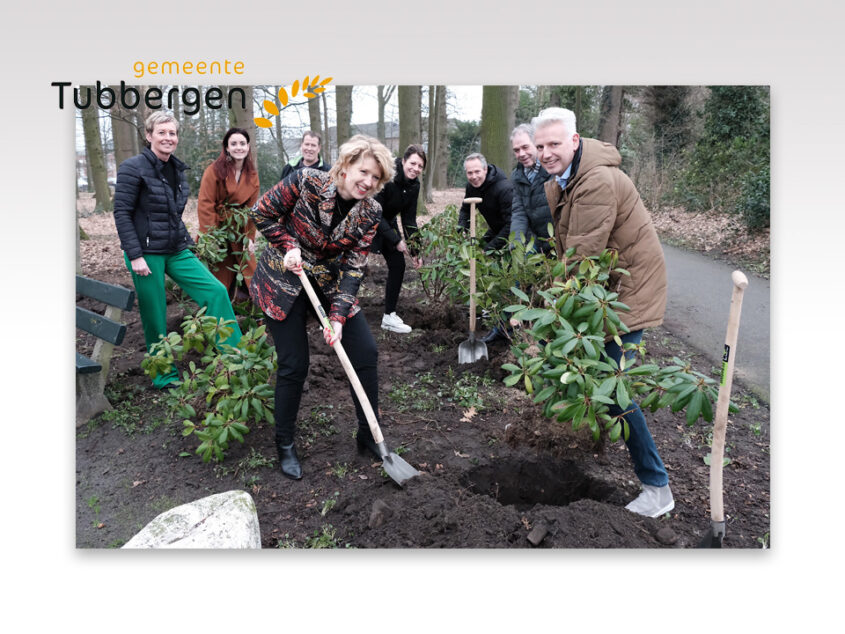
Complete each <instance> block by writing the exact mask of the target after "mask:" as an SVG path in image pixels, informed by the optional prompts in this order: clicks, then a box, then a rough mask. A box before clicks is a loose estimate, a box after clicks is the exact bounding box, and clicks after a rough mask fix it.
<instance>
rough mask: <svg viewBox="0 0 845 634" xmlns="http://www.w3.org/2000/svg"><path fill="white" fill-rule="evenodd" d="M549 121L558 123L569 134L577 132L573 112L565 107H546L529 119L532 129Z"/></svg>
mask: <svg viewBox="0 0 845 634" xmlns="http://www.w3.org/2000/svg"><path fill="white" fill-rule="evenodd" d="M551 123H560V124H562V125H563V127H564V129H565V130H566V131H567V132H568V133H569V134H578V130H577V129H576V127H575V113H574V112H572V111H571V110H567V109H566V108H546V109H545V110H541V111H540V114H538V115H537V116H536V117H534V118H533V119H531V125H533V126H534V129H535V130H536V129H537V128H542V127H544V126H547V125H549V124H551Z"/></svg>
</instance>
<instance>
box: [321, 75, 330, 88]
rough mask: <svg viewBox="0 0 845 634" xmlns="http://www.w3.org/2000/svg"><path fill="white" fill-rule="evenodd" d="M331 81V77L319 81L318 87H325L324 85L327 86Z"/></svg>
mask: <svg viewBox="0 0 845 634" xmlns="http://www.w3.org/2000/svg"><path fill="white" fill-rule="evenodd" d="M331 80H332V78H331V77H326V78H325V79H324V80H323V81H321V82H320V85H321V86H325V85H326V84H328V83H329V82H330V81H331Z"/></svg>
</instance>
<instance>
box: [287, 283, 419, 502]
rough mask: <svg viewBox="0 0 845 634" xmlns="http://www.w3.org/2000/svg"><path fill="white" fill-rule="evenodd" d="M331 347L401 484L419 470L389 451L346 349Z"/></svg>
mask: <svg viewBox="0 0 845 634" xmlns="http://www.w3.org/2000/svg"><path fill="white" fill-rule="evenodd" d="M298 275H299V279H300V281H301V282H302V288H304V289H305V292H306V293H307V294H308V299H310V300H311V305H312V306H314V310H315V311H317V315H319V317H320V323H321V324H322V325H323V328H329V329H331V324H330V323H329V318H328V316H327V315H326V311H325V310H324V309H323V305H322V304H321V303H320V300H319V299H318V298H317V294H316V293H315V292H314V288H313V287H312V286H311V282H309V281H308V278H307V277H306V275H305V271H300V272H299V273H298ZM332 348H334V351H335V352H336V353H337V356H338V358H339V359H340V363H341V365H342V366H343V369H344V370H345V371H346V376H347V377H348V378H349V382H350V383H351V384H352V389H353V390H355V395H356V396H357V397H358V402H359V403H361V409H363V410H364V416H366V417H367V424H368V425H369V426H370V431H371V432H372V434H373V440H374V441H375V443H376V446H377V447H378V451H379V454H380V455H381V459H382V467H384V470H385V472H386V473H387V475H389V476H390V477H391V478H392V479H393V481H394V482H396V484H398V485H399V486H403V485H404V484H405V482H406V481H407V480H409V479H411V478H413V477H414V476H418V475H420V472H419V471H417V470H416V469H414V468H413V467H412V466H411V465H409V464H408V463H407V462H405V461H404V460H403V459H402V458H400V457H399V454H397V453H395V452H393V451H390V450H389V449H388V448H387V444H386V443H385V442H384V436H383V435H382V433H381V427H379V424H378V419H377V418H376V414H375V412H374V411H373V407H372V405H371V404H370V399H368V398H367V393H366V392H365V391H364V386H363V385H361V381H360V379H359V378H358V374H357V373H356V372H355V368H353V367H352V362H351V361H350V360H349V357H348V356H347V355H346V350H344V349H343V346H342V345H341V343H340V341H336V342H335V343H334V344H333V345H332Z"/></svg>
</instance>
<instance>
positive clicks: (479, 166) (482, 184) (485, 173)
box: [458, 152, 513, 251]
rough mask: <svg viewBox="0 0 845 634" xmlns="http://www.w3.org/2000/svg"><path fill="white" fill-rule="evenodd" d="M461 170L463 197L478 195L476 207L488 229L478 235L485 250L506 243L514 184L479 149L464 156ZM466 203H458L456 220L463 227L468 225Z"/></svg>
mask: <svg viewBox="0 0 845 634" xmlns="http://www.w3.org/2000/svg"><path fill="white" fill-rule="evenodd" d="M464 171H465V172H466V175H467V186H466V193H465V194H464V198H481V199H482V202H481V203H480V204H479V205H478V206H477V207H476V209H477V210H478V212H479V213H480V214H481V215H482V216H484V220H486V221H487V227H488V229H487V232H486V233H485V234H484V236H483V237H482V238H481V241H482V243H483V245H484V249H485V250H486V251H494V250H498V249H501V248H502V247H504V246H505V245H506V244H507V243H508V236H509V235H510V232H511V205H512V203H513V185H512V184H511V182H510V181H509V180H508V177H507V176H505V174H504V172H502V170H500V169H499V168H498V167H496V166H495V165H492V164H488V163H487V159H485V158H484V155H482V154H479V153H478V152H476V153H474V154H470V155H469V156H467V157H466V158H465V159H464ZM469 212H470V209H469V205H468V204H467V203H464V204H463V205H461V211H460V213H459V214H458V224H459V225H460V227H461V228H463V229H468V228H469Z"/></svg>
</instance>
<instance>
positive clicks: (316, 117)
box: [308, 98, 328, 159]
mask: <svg viewBox="0 0 845 634" xmlns="http://www.w3.org/2000/svg"><path fill="white" fill-rule="evenodd" d="M308 121H309V123H310V126H311V132H316V133H317V134H319V135H320V138H322V139H325V135H326V134H327V133H328V131H325V132H324V131H323V125H322V123H321V121H320V100H319V99H316V98H313V99H309V100H308ZM323 158H324V159H325V158H326V157H325V156H324V157H323Z"/></svg>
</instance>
